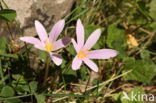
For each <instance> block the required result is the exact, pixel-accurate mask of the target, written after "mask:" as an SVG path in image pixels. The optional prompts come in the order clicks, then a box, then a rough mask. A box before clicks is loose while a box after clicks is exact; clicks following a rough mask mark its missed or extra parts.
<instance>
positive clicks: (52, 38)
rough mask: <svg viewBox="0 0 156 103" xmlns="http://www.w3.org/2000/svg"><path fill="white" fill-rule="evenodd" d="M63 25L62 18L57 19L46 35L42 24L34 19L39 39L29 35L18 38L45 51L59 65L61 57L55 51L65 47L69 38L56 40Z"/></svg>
mask: <svg viewBox="0 0 156 103" xmlns="http://www.w3.org/2000/svg"><path fill="white" fill-rule="evenodd" d="M64 25H65V21H64V20H60V21H58V22H57V23H56V24H55V25H54V26H53V28H52V29H51V31H50V33H49V35H48V34H47V32H46V30H45V28H44V27H43V25H42V24H41V23H40V22H39V21H35V28H36V31H37V34H38V36H39V39H40V40H39V39H37V38H34V37H30V36H25V37H21V38H20V40H22V41H24V42H27V43H30V44H33V45H34V47H35V48H37V49H40V50H44V51H47V52H48V53H49V54H50V57H51V59H52V60H53V61H54V63H55V64H56V65H60V64H61V63H62V58H61V56H60V55H59V54H57V53H56V52H55V51H57V50H59V49H61V48H63V47H65V46H66V45H67V44H69V42H70V38H68V37H65V38H62V39H59V40H57V38H58V36H59V35H60V33H61V32H62V30H63V28H64Z"/></svg>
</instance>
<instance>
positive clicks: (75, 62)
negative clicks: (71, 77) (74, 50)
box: [72, 56, 82, 70]
mask: <svg viewBox="0 0 156 103" xmlns="http://www.w3.org/2000/svg"><path fill="white" fill-rule="evenodd" d="M81 64H82V60H81V59H79V58H78V57H77V56H76V57H75V58H74V60H73V62H72V69H73V70H78V69H79V68H80V66H81Z"/></svg>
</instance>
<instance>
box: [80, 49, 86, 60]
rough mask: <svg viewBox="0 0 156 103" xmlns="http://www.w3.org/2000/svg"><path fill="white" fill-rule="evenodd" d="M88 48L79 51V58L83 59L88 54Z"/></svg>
mask: <svg viewBox="0 0 156 103" xmlns="http://www.w3.org/2000/svg"><path fill="white" fill-rule="evenodd" d="M87 51H88V50H81V51H80V52H79V53H78V58H80V59H82V58H85V57H87V56H88V53H87Z"/></svg>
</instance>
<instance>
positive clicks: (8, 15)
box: [0, 9, 16, 21]
mask: <svg viewBox="0 0 156 103" xmlns="http://www.w3.org/2000/svg"><path fill="white" fill-rule="evenodd" d="M15 17H16V11H15V10H12V9H3V10H0V20H4V21H11V20H14V19H15Z"/></svg>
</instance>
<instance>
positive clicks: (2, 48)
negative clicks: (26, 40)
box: [0, 37, 7, 54]
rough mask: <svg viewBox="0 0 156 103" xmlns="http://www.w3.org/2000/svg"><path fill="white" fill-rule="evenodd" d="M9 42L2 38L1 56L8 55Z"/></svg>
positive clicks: (0, 40)
mask: <svg viewBox="0 0 156 103" xmlns="http://www.w3.org/2000/svg"><path fill="white" fill-rule="evenodd" d="M6 50H7V40H6V39H5V38H3V37H1V38H0V54H3V53H6Z"/></svg>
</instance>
